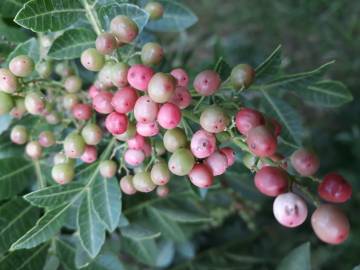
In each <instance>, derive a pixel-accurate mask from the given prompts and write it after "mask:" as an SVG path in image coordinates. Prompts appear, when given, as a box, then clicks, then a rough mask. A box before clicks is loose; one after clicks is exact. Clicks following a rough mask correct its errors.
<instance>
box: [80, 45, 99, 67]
mask: <svg viewBox="0 0 360 270" xmlns="http://www.w3.org/2000/svg"><path fill="white" fill-rule="evenodd" d="M80 61H81V64H82V65H83V67H84V68H86V69H87V70H90V71H100V70H101V69H102V67H103V66H104V64H105V57H104V56H103V55H102V54H101V53H100V52H99V51H98V50H96V49H94V48H89V49H86V50H85V51H83V52H82V54H81V58H80Z"/></svg>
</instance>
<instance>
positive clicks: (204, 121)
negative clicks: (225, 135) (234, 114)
mask: <svg viewBox="0 0 360 270" xmlns="http://www.w3.org/2000/svg"><path fill="white" fill-rule="evenodd" d="M229 122H230V120H229V117H228V116H227V115H226V114H225V112H224V111H223V109H221V108H220V107H219V106H217V105H212V106H209V107H208V108H206V109H205V110H204V111H203V112H202V113H201V116H200V125H201V127H202V128H203V129H205V130H206V131H208V132H211V133H219V132H222V131H224V130H225V129H226V127H227V126H228V125H229Z"/></svg>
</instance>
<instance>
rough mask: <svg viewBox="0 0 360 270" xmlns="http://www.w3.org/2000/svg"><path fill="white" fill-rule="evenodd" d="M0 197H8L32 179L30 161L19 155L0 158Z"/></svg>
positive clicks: (16, 192) (20, 189)
mask: <svg viewBox="0 0 360 270" xmlns="http://www.w3.org/2000/svg"><path fill="white" fill-rule="evenodd" d="M0 168H1V175H0V199H2V200H3V199H8V198H11V197H12V196H14V195H16V194H18V193H19V192H21V191H22V190H23V189H24V188H25V187H26V186H28V185H29V184H30V181H31V180H32V179H33V176H34V174H33V172H34V170H33V164H32V162H30V161H28V160H25V159H23V158H19V157H11V158H4V159H0Z"/></svg>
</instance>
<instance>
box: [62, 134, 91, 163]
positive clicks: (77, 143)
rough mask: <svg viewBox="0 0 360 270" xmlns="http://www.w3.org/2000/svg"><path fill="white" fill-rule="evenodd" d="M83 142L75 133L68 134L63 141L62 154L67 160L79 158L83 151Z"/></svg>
mask: <svg viewBox="0 0 360 270" xmlns="http://www.w3.org/2000/svg"><path fill="white" fill-rule="evenodd" d="M85 146H86V145H85V142H84V139H83V137H82V136H80V135H79V134H77V133H75V132H74V133H70V134H69V135H67V136H66V138H65V140H64V152H65V155H66V156H67V157H69V158H80V157H81V155H82V154H83V153H84V151H85Z"/></svg>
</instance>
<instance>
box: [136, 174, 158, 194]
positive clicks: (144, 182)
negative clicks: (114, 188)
mask: <svg viewBox="0 0 360 270" xmlns="http://www.w3.org/2000/svg"><path fill="white" fill-rule="evenodd" d="M133 185H134V188H135V189H136V190H137V191H140V192H144V193H148V192H151V191H153V190H154V189H155V187H156V185H155V184H154V183H153V182H152V181H151V176H150V173H149V172H138V173H137V174H135V175H134V177H133Z"/></svg>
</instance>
